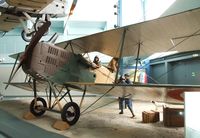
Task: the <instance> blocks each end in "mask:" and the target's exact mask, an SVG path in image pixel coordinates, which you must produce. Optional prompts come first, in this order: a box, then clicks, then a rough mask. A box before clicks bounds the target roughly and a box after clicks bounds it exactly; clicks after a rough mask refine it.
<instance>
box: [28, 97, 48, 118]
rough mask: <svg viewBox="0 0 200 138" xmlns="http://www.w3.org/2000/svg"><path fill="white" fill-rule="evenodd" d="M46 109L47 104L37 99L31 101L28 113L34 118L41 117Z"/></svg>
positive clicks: (41, 99) (39, 98)
mask: <svg viewBox="0 0 200 138" xmlns="http://www.w3.org/2000/svg"><path fill="white" fill-rule="evenodd" d="M46 109H47V103H46V101H45V100H44V99H43V98H41V97H38V98H36V99H33V100H32V101H31V104H30V112H31V113H32V114H33V115H35V116H36V117H39V116H42V115H43V114H44V113H45V111H46Z"/></svg>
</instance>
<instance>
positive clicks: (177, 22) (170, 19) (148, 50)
mask: <svg viewBox="0 0 200 138" xmlns="http://www.w3.org/2000/svg"><path fill="white" fill-rule="evenodd" d="M124 30H126V33H125V37H123V32H124ZM198 34H200V9H199V8H198V9H194V10H190V11H186V12H183V13H179V14H175V15H171V16H167V17H162V18H158V19H154V20H150V21H145V22H142V23H138V24H133V25H128V26H125V27H121V28H117V29H113V30H109V31H105V32H101V33H97V34H93V35H89V36H85V37H81V38H77V39H73V40H70V41H66V42H61V43H58V44H57V45H58V46H61V47H65V46H66V45H67V43H68V42H70V43H71V44H72V47H73V49H74V51H75V52H76V53H84V52H93V51H98V52H101V53H104V54H107V55H110V56H112V57H119V55H120V54H119V53H120V47H121V44H122V42H123V41H122V40H123V38H124V46H123V52H122V56H136V55H137V49H138V45H139V43H141V47H140V56H143V57H147V56H150V55H151V54H153V53H156V52H168V51H178V52H184V51H192V50H199V43H200V39H199V35H198Z"/></svg>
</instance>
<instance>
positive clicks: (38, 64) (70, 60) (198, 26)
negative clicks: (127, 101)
mask: <svg viewBox="0 0 200 138" xmlns="http://www.w3.org/2000/svg"><path fill="white" fill-rule="evenodd" d="M50 24H51V23H50V21H47V22H45V23H44V24H43V25H42V26H41V27H40V28H39V30H38V31H37V32H36V33H35V35H34V37H33V38H32V40H31V42H30V43H29V45H28V47H27V48H26V50H25V52H23V53H19V54H15V55H12V57H13V58H15V59H16V62H15V64H14V67H13V70H12V72H11V75H10V78H9V81H8V83H7V86H8V85H13V86H16V87H19V88H22V89H25V90H30V91H33V92H34V99H33V100H32V102H31V104H30V111H31V113H33V114H34V115H35V116H41V115H43V114H44V113H45V111H46V110H50V111H55V110H54V107H55V106H56V105H58V106H59V109H60V111H56V112H59V113H61V118H62V120H63V121H66V122H68V123H69V124H70V125H74V124H75V123H76V122H77V121H78V119H79V117H80V114H83V113H84V112H85V111H87V110H88V109H89V107H91V106H92V105H94V104H95V103H96V102H97V101H98V100H100V99H101V98H102V97H104V96H105V95H107V94H110V95H113V96H116V97H129V98H133V99H140V100H141V99H142V100H146V101H162V102H171V103H172V102H173V103H183V102H184V101H183V100H184V99H183V92H184V91H185V90H189V91H194V90H199V88H200V85H188V84H181V85H176V84H149V83H137V82H136V81H135V79H134V81H133V84H131V85H124V84H120V83H118V81H117V80H118V78H119V67H120V64H121V63H120V59H121V58H122V57H126V56H135V57H136V69H135V76H136V73H137V69H138V63H139V59H140V58H143V57H148V56H150V55H151V54H153V53H156V52H168V51H174V50H176V51H178V52H184V51H191V50H192V51H194V50H199V44H200V39H199V31H200V9H194V10H190V11H187V12H183V13H180V14H176V15H171V16H167V17H162V18H159V19H155V20H151V21H147V22H143V23H138V24H134V25H129V26H125V27H121V28H117V29H113V30H110V31H105V32H101V33H97V34H93V35H88V36H85V37H81V38H76V39H72V40H69V41H66V42H62V43H58V44H54V42H55V39H56V35H54V36H53V37H52V38H51V39H50V40H49V41H47V42H39V40H40V38H41V37H42V36H43V34H44V33H45V32H46V31H47V30H48V28H49V26H50ZM93 51H98V52H101V53H104V54H107V55H109V56H112V57H113V60H112V61H111V62H110V64H109V66H101V67H98V68H96V67H94V66H93V63H92V62H91V60H88V59H87V58H85V57H84V55H87V54H88V53H89V52H93ZM18 60H19V64H18V66H17V67H16V65H17V64H16V63H17V61H18ZM116 63H118V65H117V64H116ZM20 67H22V69H23V71H24V72H25V73H26V74H27V75H28V76H29V79H28V80H26V81H25V82H12V80H13V78H14V76H15V74H16V73H17V71H18V70H19V69H20ZM114 67H116V69H115V68H114ZM7 86H6V88H7ZM64 88H65V89H64ZM182 88H185V89H184V90H181V91H174V90H176V89H182ZM71 89H76V90H79V91H82V92H83V95H82V99H81V102H80V104H79V105H78V104H77V103H75V102H74V101H73V99H72V95H71V94H70V92H71ZM38 91H42V92H45V91H46V93H47V97H46V100H47V102H46V100H45V99H44V98H42V97H39V93H38ZM86 92H90V93H97V94H103V95H102V96H101V97H100V98H98V99H97V100H96V101H95V102H94V103H92V104H91V105H90V106H89V107H88V108H86V109H84V110H82V111H80V107H81V105H82V103H83V100H84V97H85V94H86ZM66 95H68V96H69V99H70V101H69V102H68V103H66V104H65V105H64V106H63V107H62V105H61V103H60V101H61V100H62V99H64V98H65V97H66ZM53 96H54V98H53ZM53 99H54V100H55V101H54V102H52V100H53ZM47 103H48V105H47Z"/></svg>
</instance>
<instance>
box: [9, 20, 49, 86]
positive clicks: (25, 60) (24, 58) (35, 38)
mask: <svg viewBox="0 0 200 138" xmlns="http://www.w3.org/2000/svg"><path fill="white" fill-rule="evenodd" d="M50 25H51V22H50V21H46V22H45V23H44V24H43V25H42V26H41V27H40V28H39V29H38V31H37V32H36V33H35V35H34V36H33V37H32V39H31V42H30V43H29V45H28V47H27V48H26V50H25V52H24V54H23V55H22V56H21V57H20V62H19V64H18V66H17V68H16V69H15V71H14V72H13V73H11V74H10V77H9V80H8V83H7V85H6V87H5V89H7V88H8V86H9V85H10V82H11V81H12V79H13V78H14V76H15V74H16V73H17V71H18V70H19V69H20V67H21V66H22V65H23V64H25V63H28V61H29V60H30V59H31V57H32V52H33V49H34V48H35V46H36V45H37V43H38V42H39V41H40V39H41V38H42V36H43V35H44V34H45V32H46V31H47V30H48V29H49V27H50Z"/></svg>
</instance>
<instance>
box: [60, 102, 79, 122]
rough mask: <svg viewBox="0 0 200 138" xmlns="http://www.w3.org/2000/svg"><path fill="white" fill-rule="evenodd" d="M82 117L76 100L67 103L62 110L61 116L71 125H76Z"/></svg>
mask: <svg viewBox="0 0 200 138" xmlns="http://www.w3.org/2000/svg"><path fill="white" fill-rule="evenodd" d="M79 117H80V108H79V106H78V105H77V104H76V103H74V102H69V103H67V104H65V106H64V107H63V109H62V112H61V118H62V120H63V121H65V122H67V123H68V124H69V125H74V124H75V123H76V122H77V121H78V119H79Z"/></svg>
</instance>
